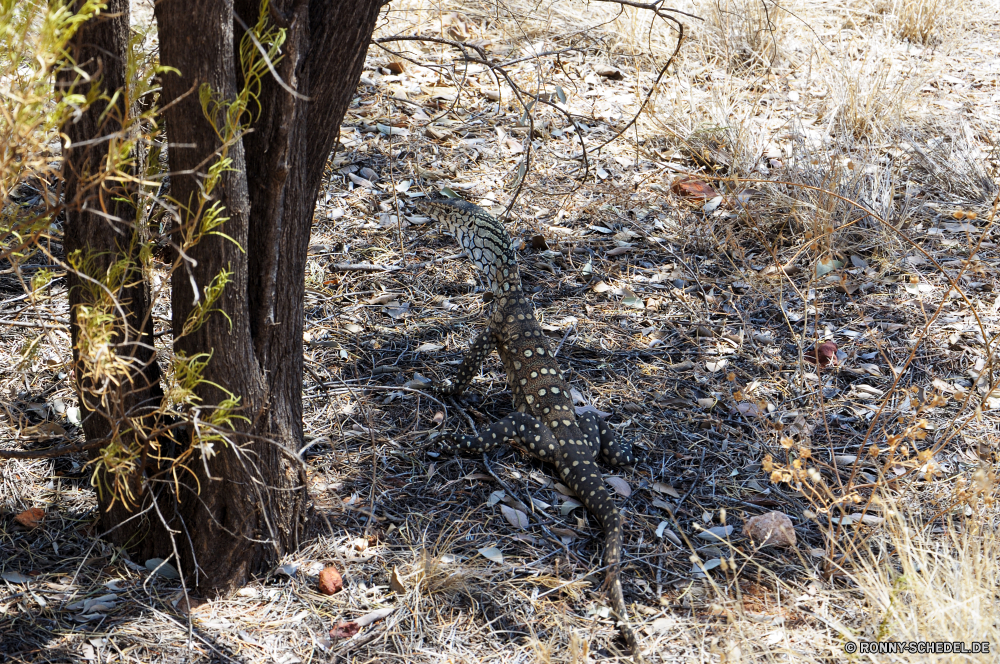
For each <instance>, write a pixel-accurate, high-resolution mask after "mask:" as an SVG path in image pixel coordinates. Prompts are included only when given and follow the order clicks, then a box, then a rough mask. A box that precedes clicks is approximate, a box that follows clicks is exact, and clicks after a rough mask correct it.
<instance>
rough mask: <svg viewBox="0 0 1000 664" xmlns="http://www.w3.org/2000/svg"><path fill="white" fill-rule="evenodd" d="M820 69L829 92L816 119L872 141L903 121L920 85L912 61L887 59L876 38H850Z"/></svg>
mask: <svg viewBox="0 0 1000 664" xmlns="http://www.w3.org/2000/svg"><path fill="white" fill-rule="evenodd" d="M838 51H839V54H838V55H836V56H832V58H833V60H834V61H833V62H831V63H830V64H829V66H828V67H826V68H825V72H826V75H827V76H828V77H829V78H827V80H826V84H827V88H828V91H829V94H828V95H827V97H826V100H825V102H826V103H825V105H824V108H823V109H822V119H823V120H824V122H825V123H826V124H828V125H830V127H831V130H832V132H833V133H835V134H840V135H844V136H847V137H852V138H854V139H862V138H863V139H865V140H868V141H872V142H878V141H881V140H884V139H885V138H887V137H888V136H887V135H888V134H890V133H891V132H892V130H893V129H895V128H896V127H899V126H901V125H902V124H904V123H903V117H904V113H905V112H906V110H907V107H908V104H909V103H910V101H911V100H912V98H913V97H914V96H915V95H916V92H917V90H918V89H919V88H920V86H921V84H922V77H921V76H920V74H919V71H918V70H917V67H916V66H915V65H912V64H910V65H906V64H903V63H900V62H899V61H898V60H897V59H896V58H893V57H890V55H889V54H888V53H886V52H883V48H882V47H881V46H880V45H879V43H878V42H876V41H873V40H867V39H865V40H857V41H855V40H851V41H848V42H845V43H842V44H841V45H840V48H839V49H838Z"/></svg>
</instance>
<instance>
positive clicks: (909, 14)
mask: <svg viewBox="0 0 1000 664" xmlns="http://www.w3.org/2000/svg"><path fill="white" fill-rule="evenodd" d="M963 4H964V3H961V2H958V3H956V2H950V1H949V0H879V1H878V2H876V3H875V11H876V12H878V13H880V14H884V15H885V16H886V17H887V18H888V20H889V23H890V26H891V28H892V31H893V34H895V35H896V36H897V37H898V38H899V39H902V40H905V41H908V42H912V43H914V44H926V45H934V44H939V43H940V42H941V41H943V34H944V33H945V31H946V30H948V29H949V26H950V29H954V28H955V23H956V21H960V17H961V13H962V10H963V9H964V7H963V6H962V5H963Z"/></svg>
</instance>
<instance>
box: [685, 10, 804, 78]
mask: <svg viewBox="0 0 1000 664" xmlns="http://www.w3.org/2000/svg"><path fill="white" fill-rule="evenodd" d="M704 18H705V20H706V23H707V27H708V30H707V44H706V45H707V46H708V48H706V49H705V50H706V51H707V53H706V55H711V54H712V53H715V54H717V55H716V56H715V58H718V59H720V60H722V61H723V62H724V63H725V68H726V71H728V72H730V73H734V74H762V73H765V72H767V71H770V69H771V68H772V67H773V66H774V65H775V64H776V63H777V62H778V60H779V58H780V56H781V44H782V38H783V35H784V23H785V18H786V15H785V11H784V10H783V9H782V8H781V6H780V5H779V4H778V3H777V2H773V1H768V0H714V1H713V2H712V3H710V4H709V6H708V11H707V12H706V13H705V16H704ZM709 59H710V60H711V59H713V58H712V57H709Z"/></svg>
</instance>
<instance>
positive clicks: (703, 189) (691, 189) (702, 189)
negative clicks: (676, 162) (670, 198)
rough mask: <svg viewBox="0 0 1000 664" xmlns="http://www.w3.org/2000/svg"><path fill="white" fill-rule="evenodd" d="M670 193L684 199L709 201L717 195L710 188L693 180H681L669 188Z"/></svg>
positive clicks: (701, 182) (708, 185) (706, 184)
mask: <svg viewBox="0 0 1000 664" xmlns="http://www.w3.org/2000/svg"><path fill="white" fill-rule="evenodd" d="M670 191H672V192H674V193H675V194H677V195H678V196H683V197H684V198H704V199H705V200H711V199H713V198H715V197H716V196H718V195H719V192H717V191H716V190H715V189H713V188H712V186H711V185H710V184H708V183H706V182H703V181H701V180H697V179H695V178H682V179H680V180H678V181H677V182H674V183H673V184H672V185H671V186H670Z"/></svg>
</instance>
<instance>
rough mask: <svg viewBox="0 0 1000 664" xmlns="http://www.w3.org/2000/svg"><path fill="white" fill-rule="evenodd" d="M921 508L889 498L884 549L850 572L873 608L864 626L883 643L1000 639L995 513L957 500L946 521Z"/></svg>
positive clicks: (998, 542)
mask: <svg viewBox="0 0 1000 664" xmlns="http://www.w3.org/2000/svg"><path fill="white" fill-rule="evenodd" d="M980 473H982V471H980ZM993 490H995V487H993ZM919 505H920V502H919V501H910V500H905V499H904V498H903V497H901V496H895V497H886V498H885V499H884V502H883V504H882V506H881V507H882V509H881V512H882V514H883V516H884V517H885V524H884V528H883V529H882V532H881V536H880V539H881V547H878V548H877V549H876V548H875V547H872V549H871V550H870V552H869V553H868V554H867V555H866V556H864V557H862V558H860V559H859V560H857V561H856V567H855V568H854V570H853V571H852V572H851V573H850V577H851V578H852V579H853V580H854V581H855V582H856V593H857V594H859V595H860V596H861V597H862V598H863V603H864V604H866V605H867V606H868V607H869V608H868V609H867V610H865V614H864V625H863V627H862V630H861V631H862V632H863V633H864V635H865V636H866V637H867V638H871V639H874V640H878V641H884V640H888V639H889V638H890V637H891V639H892V640H894V641H964V642H965V643H966V644H971V643H973V642H983V641H985V642H989V643H991V644H995V643H997V642H998V640H1000V623H998V622H997V615H1000V600H998V598H997V595H996V589H997V587H998V586H1000V538H998V536H997V531H996V524H995V523H993V521H994V520H995V519H996V513H995V510H991V509H989V508H988V506H985V505H980V506H977V507H975V508H973V507H967V506H966V505H962V504H959V505H958V508H957V509H956V510H954V511H951V510H949V513H948V514H947V515H945V516H944V517H943V518H941V519H939V520H934V521H928V520H926V519H925V518H922V515H921V514H920V513H919V510H920V507H919ZM915 510H916V511H918V513H916V514H915V513H914V512H915ZM881 661H913V660H912V659H910V660H906V659H902V658H900V659H887V660H881Z"/></svg>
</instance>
